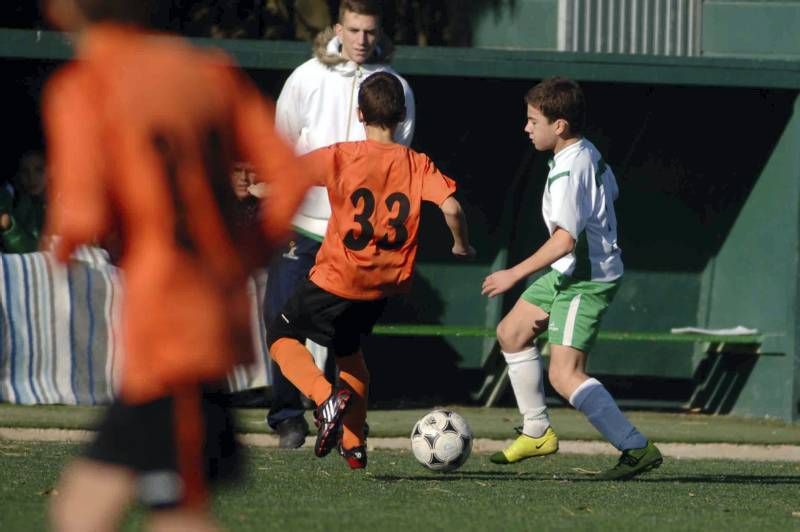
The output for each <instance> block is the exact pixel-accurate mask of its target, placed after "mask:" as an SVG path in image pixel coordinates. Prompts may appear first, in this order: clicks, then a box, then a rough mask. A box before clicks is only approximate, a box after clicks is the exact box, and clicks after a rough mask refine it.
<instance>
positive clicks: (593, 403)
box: [569, 378, 647, 451]
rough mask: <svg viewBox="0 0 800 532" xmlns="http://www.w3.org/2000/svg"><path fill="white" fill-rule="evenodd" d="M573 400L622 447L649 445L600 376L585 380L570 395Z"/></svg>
mask: <svg viewBox="0 0 800 532" xmlns="http://www.w3.org/2000/svg"><path fill="white" fill-rule="evenodd" d="M569 403H570V404H571V405H572V406H574V407H575V408H576V409H577V410H579V411H580V412H581V413H583V415H584V416H586V417H587V418H588V419H589V422H590V423H591V424H592V425H594V428H596V429H597V430H598V432H600V434H602V435H603V437H605V439H606V440H608V441H609V443H611V445H613V446H614V447H616V448H617V449H619V450H620V451H624V450H626V449H639V448H641V447H644V446H645V445H647V438H645V437H644V436H643V435H642V433H641V432H639V431H638V430H636V427H634V426H633V425H632V424H631V422H630V421H628V418H626V417H625V415H624V414H623V413H622V411H621V410H620V409H619V407H618V406H617V403H615V402H614V398H613V397H611V394H610V393H608V390H606V388H605V386H603V385H602V384H600V381H598V380H597V379H591V378H590V379H586V380H585V381H583V382H582V383H581V385H580V386H578V388H577V389H576V390H575V391H574V392H573V393H572V395H571V396H570V398H569Z"/></svg>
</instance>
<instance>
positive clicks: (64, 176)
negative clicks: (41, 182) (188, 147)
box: [43, 68, 111, 262]
mask: <svg viewBox="0 0 800 532" xmlns="http://www.w3.org/2000/svg"><path fill="white" fill-rule="evenodd" d="M92 93H93V87H92V86H91V82H90V78H89V77H88V76H87V75H85V73H84V72H83V71H81V70H79V69H74V68H67V69H66V70H64V71H62V72H60V73H59V74H58V75H56V76H55V77H54V78H53V79H52V80H51V81H50V83H49V84H48V86H47V89H46V91H45V96H44V100H43V118H44V121H45V132H46V140H47V146H48V157H47V158H48V163H47V165H48V168H47V173H48V176H49V184H48V202H47V204H48V222H47V227H46V228H45V234H46V235H48V236H53V235H57V236H58V237H59V238H58V241H57V242H58V243H57V245H56V248H55V254H56V257H57V258H58V259H59V260H60V261H62V262H65V261H67V260H68V259H69V256H70V254H71V253H72V251H74V249H75V247H77V246H79V245H82V244H88V243H90V242H92V241H93V240H95V239H98V238H101V237H102V236H104V234H105V232H106V231H107V230H108V228H109V226H110V223H111V214H110V205H109V197H108V194H107V190H106V187H105V183H104V182H103V175H104V161H103V158H102V157H101V156H100V154H102V153H103V150H104V146H103V144H102V139H103V131H102V124H101V120H100V117H99V116H98V114H97V107H96V105H95V102H93V101H92Z"/></svg>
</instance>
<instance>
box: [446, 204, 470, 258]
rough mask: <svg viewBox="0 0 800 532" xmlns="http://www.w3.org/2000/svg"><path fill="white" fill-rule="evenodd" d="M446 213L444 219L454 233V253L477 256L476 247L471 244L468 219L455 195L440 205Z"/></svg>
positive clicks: (458, 255)
mask: <svg viewBox="0 0 800 532" xmlns="http://www.w3.org/2000/svg"><path fill="white" fill-rule="evenodd" d="M440 208H441V209H442V212H443V213H444V220H445V222H446V223H447V227H449V228H450V232H451V233H452V234H453V250H452V251H453V255H455V256H457V257H464V258H472V257H474V256H475V248H473V247H472V246H471V245H470V244H469V231H468V230H467V219H466V217H465V216H464V209H462V208H461V204H460V203H459V202H458V200H457V199H455V198H454V197H453V196H450V197H449V198H447V199H446V200H444V202H443V203H442V204H441V205H440Z"/></svg>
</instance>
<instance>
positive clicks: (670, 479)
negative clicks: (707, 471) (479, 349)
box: [373, 471, 800, 485]
mask: <svg viewBox="0 0 800 532" xmlns="http://www.w3.org/2000/svg"><path fill="white" fill-rule="evenodd" d="M373 478H374V479H375V480H380V481H383V482H401V481H412V482H430V481H437V482H454V481H459V480H486V481H493V482H498V481H499V482H506V481H518V480H534V481H548V480H549V481H556V482H603V481H601V480H598V479H596V478H594V477H593V476H592V475H590V474H586V475H553V474H549V475H548V474H546V473H514V472H510V471H509V472H506V471H492V472H487V471H467V472H463V473H441V474H435V473H434V474H430V475H374V476H373ZM629 482H645V483H676V482H677V483H685V484H772V485H792V484H797V485H800V475H777V476H759V475H752V476H748V475H678V476H656V477H651V476H644V477H639V478H636V479H633V480H631V481H629Z"/></svg>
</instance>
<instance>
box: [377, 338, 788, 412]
mask: <svg viewBox="0 0 800 532" xmlns="http://www.w3.org/2000/svg"><path fill="white" fill-rule="evenodd" d="M373 332H374V334H378V335H384V336H405V337H409V336H428V337H429V336H447V337H473V338H493V337H494V336H495V329H494V328H486V327H480V326H454V325H415V324H385V325H376V326H375V328H374V331H373ZM776 336H779V335H776V334H750V335H736V336H724V335H714V334H696V333H689V334H673V333H669V332H666V333H662V332H639V331H600V333H599V335H598V340H601V341H603V340H607V341H623V342H625V341H636V342H642V341H644V342H668V343H676V344H686V343H693V344H700V345H702V346H703V347H702V350H703V351H704V352H705V353H706V356H707V357H718V356H721V355H738V356H743V357H747V358H749V359H753V358H754V357H758V356H776V355H777V356H780V355H779V354H777V353H772V352H769V351H768V350H765V349H764V347H765V346H766V347H769V346H770V345H772V342H771V340H772V339H773V338H774V337H776ZM539 341H540V342H541V343H542V355H543V356H548V354H549V353H548V349H547V346H546V341H547V335H546V333H545V334H543V335H542V336H540V337H539ZM483 367H484V371H485V372H486V376H485V378H484V382H483V384H482V385H481V387H480V389H479V390H478V391H477V392H476V393H475V394H474V397H475V399H476V400H478V401H482V402H483V403H484V406H494V405H495V404H496V403H497V401H498V400H499V399H500V397H501V396H502V394H503V393H504V392H505V390H506V388H507V386H508V366H507V365H506V364H505V363H504V361H503V360H502V356H500V353H499V351H498V350H496V349H495V350H493V351H492V352H491V353H490V354H489V356H487V358H486V360H485V361H484V363H483ZM723 371H727V370H723ZM708 373H709V374H711V373H712V372H708ZM708 379H709V377H706V378H705V379H701V380H708ZM718 379H719V377H715V378H714V380H718ZM713 387H714V384H713V383H708V382H701V383H700V385H698V387H697V390H696V391H695V394H694V396H693V397H692V399H691V400H690V401H689V405H688V406H689V407H692V406H693V405H695V404H698V403H702V402H704V401H705V398H706V396H707V395H708V394H709V393H710V392H709V389H711V388H713Z"/></svg>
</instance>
